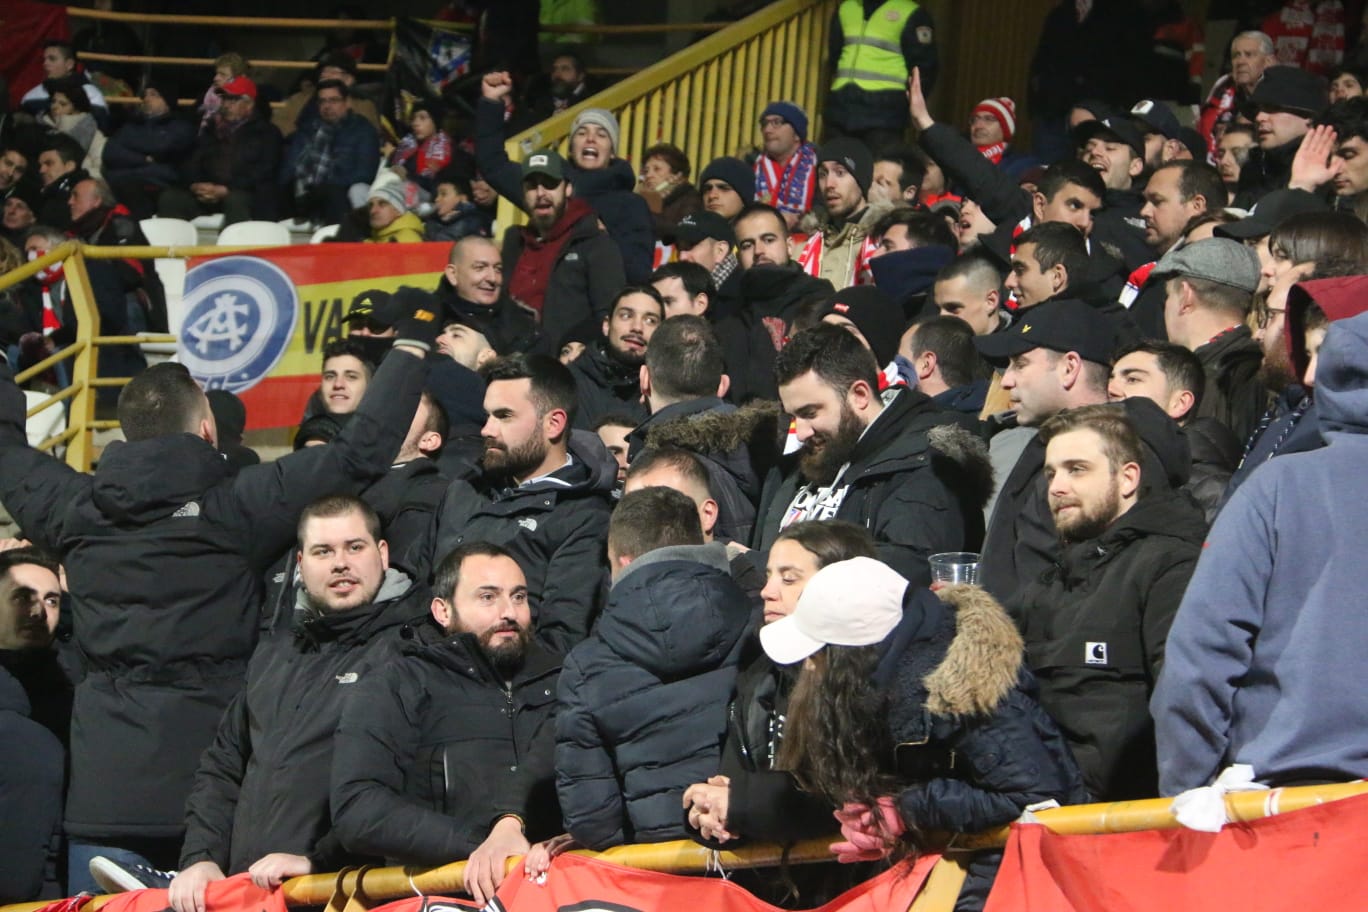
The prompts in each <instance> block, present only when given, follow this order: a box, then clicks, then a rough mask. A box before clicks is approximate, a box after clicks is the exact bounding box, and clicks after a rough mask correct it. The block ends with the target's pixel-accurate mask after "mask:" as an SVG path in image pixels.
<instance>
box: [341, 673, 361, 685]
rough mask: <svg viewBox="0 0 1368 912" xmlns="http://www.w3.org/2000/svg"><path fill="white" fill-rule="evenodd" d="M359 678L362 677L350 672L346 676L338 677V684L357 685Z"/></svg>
mask: <svg viewBox="0 0 1368 912" xmlns="http://www.w3.org/2000/svg"><path fill="white" fill-rule="evenodd" d="M359 677H360V676H359V675H357V673H356V672H354V671H349V672H347V673H346V674H340V675H337V683H338V684H355V683H356V682H357V680H359Z"/></svg>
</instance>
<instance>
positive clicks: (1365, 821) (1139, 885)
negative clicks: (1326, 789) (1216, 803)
mask: <svg viewBox="0 0 1368 912" xmlns="http://www.w3.org/2000/svg"><path fill="white" fill-rule="evenodd" d="M1276 797H1277V796H1276V794H1274V793H1270V795H1269V800H1270V801H1274V800H1276ZM1366 841H1368V795H1365V796H1363V797H1358V798H1346V799H1342V800H1340V801H1332V802H1329V803H1327V804H1322V805H1317V806H1315V807H1310V808H1305V809H1303V810H1299V811H1291V812H1289V813H1286V814H1282V815H1279V816H1276V817H1266V818H1264V819H1262V820H1255V821H1252V822H1250V823H1234V824H1229V825H1227V826H1226V827H1225V828H1224V829H1222V830H1221V832H1219V833H1200V832H1196V831H1194V830H1187V829H1178V830H1145V831H1142V832H1138V833H1115V834H1108V835H1101V836H1059V835H1056V834H1054V833H1051V832H1050V831H1049V830H1047V829H1046V828H1045V827H1044V826H1042V825H1040V824H1021V825H1016V826H1013V827H1012V836H1011V839H1010V841H1009V842H1008V843H1007V851H1006V857H1005V858H1004V859H1003V862H1002V868H1001V870H1000V871H999V872H998V876H997V882H996V883H995V884H994V886H993V892H992V894H991V895H990V896H989V897H988V904H987V907H986V910H985V912H1094V910H1096V912H1101V910H1106V912H1140V910H1153V909H1163V910H1165V912H1189V910H1191V912H1198V910H1200V912H1211V910H1223V909H1230V910H1239V912H1285V910H1287V909H1293V908H1295V909H1306V910H1312V909H1352V908H1361V907H1360V906H1359V905H1358V904H1359V903H1360V902H1363V899H1362V896H1361V894H1362V892H1363V887H1362V877H1363V875H1362V871H1363V869H1362V868H1361V867H1359V866H1360V865H1361V864H1363V858H1364V844H1365V842H1366ZM1355 896H1360V898H1359V899H1357V900H1356V899H1354V898H1353V897H1355Z"/></svg>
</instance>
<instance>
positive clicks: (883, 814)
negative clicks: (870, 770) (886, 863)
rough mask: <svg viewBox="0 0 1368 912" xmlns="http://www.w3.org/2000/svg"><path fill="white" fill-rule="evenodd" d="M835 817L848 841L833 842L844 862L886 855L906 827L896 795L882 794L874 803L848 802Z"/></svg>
mask: <svg viewBox="0 0 1368 912" xmlns="http://www.w3.org/2000/svg"><path fill="white" fill-rule="evenodd" d="M835 817H836V819H837V821H839V822H840V824H841V835H842V836H844V837H845V838H846V841H845V842H837V843H833V844H832V846H831V851H832V852H834V853H836V860H837V861H839V862H841V863H842V864H851V863H853V862H857V861H878V860H879V859H880V858H884V857H885V856H887V855H888V853H889V851H890V850H891V849H892V847H893V843H894V842H896V841H897V840H898V837H899V836H901V835H902V834H903V833H904V832H905V831H906V827H905V826H904V825H903V821H902V816H901V815H900V814H899V813H898V809H897V807H895V806H894V804H893V799H892V798H891V797H887V796H886V797H883V798H880V799H879V800H878V801H877V802H875V804H874V806H873V807H871V806H869V805H867V804H858V803H855V802H847V803H846V805H845V806H844V807H843V808H841V809H840V810H839V811H836V812H835Z"/></svg>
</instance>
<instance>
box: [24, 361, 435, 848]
mask: <svg viewBox="0 0 1368 912" xmlns="http://www.w3.org/2000/svg"><path fill="white" fill-rule="evenodd" d="M425 374H426V366H425V365H424V364H423V362H421V361H420V360H418V359H417V358H414V357H411V356H410V355H407V354H405V355H403V356H402V357H401V356H392V357H389V358H386V359H385V363H384V364H383V365H381V367H380V369H379V370H378V371H377V372H376V375H375V377H374V379H373V380H372V387H371V389H370V391H369V392H370V395H368V396H366V397H365V399H364V401H363V402H362V403H361V407H360V408H359V409H358V410H357V411H356V413H355V414H354V415H353V416H352V418H351V420H350V421H349V422H348V424H347V427H346V428H345V429H344V430H343V431H342V433H341V434H340V435H339V436H338V437H337V439H336V440H334V441H333V442H332V444H331V445H329V446H326V447H312V448H308V449H304V450H300V451H299V452H297V453H292V454H290V455H288V456H285V457H283V458H281V459H279V460H277V461H276V462H274V463H272V464H270V465H262V466H253V467H251V468H247V469H243V470H242V471H241V472H239V473H238V474H237V475H236V476H232V477H230V476H229V473H228V469H227V466H226V465H225V463H224V461H223V457H222V456H220V455H219V454H218V452H217V451H216V450H215V449H214V448H213V447H212V446H210V445H209V444H208V443H206V442H205V441H203V440H201V439H199V438H198V437H193V436H191V435H189V434H179V435H174V436H165V437H155V438H151V439H148V440H143V441H138V442H134V443H122V442H120V443H113V444H110V445H109V446H108V447H107V448H106V449H105V451H104V456H103V458H101V460H100V464H99V467H98V468H97V469H96V470H95V473H94V475H82V474H79V473H77V472H75V471H73V470H71V469H70V468H68V467H67V466H65V465H63V464H62V463H59V462H57V461H56V460H54V459H53V458H52V457H50V456H48V455H47V454H45V453H40V452H38V451H36V450H32V449H30V448H29V447H28V445H27V443H26V441H25V439H24V399H23V395H22V394H21V393H20V392H19V390H18V389H16V388H15V387H14V385H13V384H12V383H10V382H3V381H0V465H3V466H4V467H5V469H4V471H3V472H0V502H3V503H4V505H5V507H6V509H8V510H9V512H10V514H11V515H12V516H13V517H14V518H15V519H16V520H17V521H18V523H19V527H20V529H21V530H22V531H23V534H24V536H25V537H27V538H29V539H30V540H32V541H33V542H34V543H35V544H37V545H39V546H40V547H43V548H45V549H46V550H48V551H50V552H52V553H53V554H56V555H58V556H59V557H60V558H61V560H62V563H63V564H64V565H65V566H66V571H67V581H68V585H69V586H70V590H71V607H72V615H73V618H74V620H75V625H76V643H77V645H78V646H79V647H80V649H81V652H82V654H83V655H84V657H85V662H86V668H87V675H86V678H85V680H83V681H82V682H81V683H80V684H79V685H77V687H76V704H75V709H74V711H73V714H72V722H71V744H72V770H71V774H72V781H71V789H70V791H69V793H68V798H67V808H66V827H67V832H68V833H69V834H70V835H72V836H78V837H107V836H143V837H149V838H155V837H178V836H179V835H180V833H181V828H182V824H183V816H182V814H183V810H184V807H185V797H186V795H188V794H189V793H190V787H191V784H192V780H193V778H194V773H195V767H196V765H197V764H198V761H199V756H200V753H201V752H202V751H203V750H204V748H205V747H206V746H208V744H209V743H210V742H211V741H212V740H213V737H214V732H215V730H216V728H217V726H218V722H219V717H220V716H221V715H222V714H223V710H224V708H225V707H227V705H228V703H229V701H230V700H231V699H232V698H233V696H234V694H236V693H237V692H238V691H239V690H240V689H241V688H242V684H243V680H244V675H245V673H246V666H247V660H248V657H249V656H250V655H251V652H252V649H253V647H254V646H255V645H256V637H257V628H258V614H259V611H260V606H261V597H262V592H261V580H262V575H263V573H264V572H265V570H266V568H267V567H268V566H269V565H270V563H271V561H273V560H275V559H276V558H277V557H278V556H279V555H280V554H281V552H283V551H284V550H285V548H286V547H287V546H288V545H289V544H290V542H291V541H293V540H294V538H295V522H296V521H297V519H298V518H299V513H300V511H301V510H302V509H303V508H304V506H305V505H306V504H308V503H309V502H310V501H313V500H315V499H316V498H318V497H320V496H322V495H324V494H330V493H342V492H347V493H357V492H359V491H360V490H361V489H362V488H364V487H365V486H366V485H367V484H368V483H369V482H370V481H372V480H373V479H375V478H377V477H379V476H381V475H383V474H384V473H385V472H387V471H388V470H389V467H390V464H391V462H392V461H393V459H394V455H395V453H397V452H398V450H399V447H400V444H401V443H402V442H403V439H404V435H405V434H406V433H407V431H408V426H409V424H410V422H411V418H412V415H413V413H414V410H415V409H416V408H417V404H418V396H419V393H420V392H421V390H422V385H423V379H424V376H425Z"/></svg>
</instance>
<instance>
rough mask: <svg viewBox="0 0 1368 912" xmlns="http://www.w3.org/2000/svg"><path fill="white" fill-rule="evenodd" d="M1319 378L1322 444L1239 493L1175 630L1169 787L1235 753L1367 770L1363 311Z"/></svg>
mask: <svg viewBox="0 0 1368 912" xmlns="http://www.w3.org/2000/svg"><path fill="white" fill-rule="evenodd" d="M1316 381H1317V386H1316V406H1317V410H1318V420H1319V424H1320V430H1321V433H1322V435H1323V436H1324V437H1325V440H1326V441H1327V445H1326V447H1325V448H1324V449H1321V450H1316V451H1313V452H1309V453H1296V454H1292V455H1288V456H1283V457H1280V458H1278V459H1274V460H1271V461H1269V462H1268V463H1266V464H1265V465H1264V466H1263V467H1262V468H1261V469H1259V471H1257V472H1255V473H1254V474H1253V475H1251V476H1250V477H1249V480H1248V481H1247V482H1245V484H1244V485H1243V486H1241V487H1240V489H1239V490H1238V491H1237V492H1236V494H1235V496H1234V497H1233V498H1231V500H1230V502H1229V503H1228V504H1226V506H1225V509H1223V510H1222V511H1221V514H1220V516H1219V517H1217V519H1216V525H1215V527H1214V528H1212V530H1211V534H1210V536H1209V537H1208V540H1207V544H1206V548H1205V550H1204V551H1203V554H1202V558H1201V560H1200V561H1199V562H1198V564H1197V570H1196V572H1195V573H1194V574H1193V577H1192V582H1191V583H1190V584H1189V586H1188V589H1187V593H1186V595H1185V596H1184V598H1183V602H1182V604H1181V605H1180V607H1179V609H1178V615H1177V617H1176V618H1175V619H1174V622H1173V627H1172V629H1171V630H1170V632H1169V639H1168V647H1167V652H1166V659H1165V665H1164V670H1163V672H1162V674H1161V675H1160V678H1159V683H1158V685H1157V687H1156V688H1155V693H1154V698H1153V700H1152V701H1151V703H1150V710H1151V712H1152V713H1153V715H1154V719H1155V734H1156V740H1157V742H1158V749H1159V789H1160V791H1161V792H1162V793H1163V794H1165V795H1173V794H1177V793H1178V792H1181V791H1183V790H1185V789H1189V788H1193V787H1195V786H1202V785H1207V784H1209V783H1210V782H1211V781H1212V780H1213V779H1214V778H1215V777H1216V776H1217V774H1218V773H1220V772H1221V770H1222V769H1224V768H1225V767H1226V766H1227V765H1229V764H1231V763H1248V764H1250V765H1251V766H1253V768H1254V774H1255V776H1256V777H1257V778H1258V779H1259V780H1260V781H1264V782H1270V783H1274V784H1280V783H1293V782H1306V781H1315V780H1320V781H1325V780H1336V781H1338V780H1345V779H1357V778H1360V777H1363V776H1365V775H1368V741H1365V739H1364V738H1363V736H1362V732H1363V731H1364V730H1365V729H1366V728H1368V694H1365V691H1364V690H1363V688H1361V687H1356V686H1354V682H1356V681H1358V680H1360V679H1361V677H1362V669H1363V657H1364V655H1365V654H1368V615H1365V613H1364V612H1363V611H1361V610H1360V606H1361V605H1362V603H1363V591H1364V588H1365V586H1368V565H1366V564H1365V562H1364V560H1363V542H1364V541H1365V540H1368V511H1365V510H1364V509H1363V503H1364V501H1365V500H1368V477H1366V476H1365V475H1364V472H1363V466H1364V465H1365V464H1368V315H1361V316H1358V317H1354V318H1351V319H1348V320H1342V321H1338V322H1335V323H1332V324H1331V325H1330V331H1329V333H1328V334H1327V336H1326V340H1325V344H1324V345H1323V346H1322V347H1321V350H1320V358H1319V363H1318V365H1317V372H1316Z"/></svg>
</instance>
